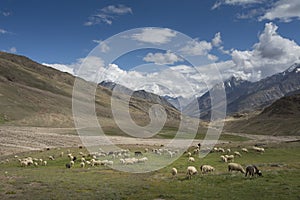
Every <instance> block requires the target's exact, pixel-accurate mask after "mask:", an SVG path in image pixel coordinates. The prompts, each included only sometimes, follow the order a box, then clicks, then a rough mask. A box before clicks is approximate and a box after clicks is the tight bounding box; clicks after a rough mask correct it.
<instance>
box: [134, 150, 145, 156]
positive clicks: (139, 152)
mask: <svg viewBox="0 0 300 200" xmlns="http://www.w3.org/2000/svg"><path fill="white" fill-rule="evenodd" d="M134 155H135V156H143V154H142V152H141V151H136V152H134Z"/></svg>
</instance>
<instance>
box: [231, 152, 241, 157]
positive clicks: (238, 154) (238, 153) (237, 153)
mask: <svg viewBox="0 0 300 200" xmlns="http://www.w3.org/2000/svg"><path fill="white" fill-rule="evenodd" d="M233 154H234V155H235V156H239V157H242V155H241V154H240V152H238V151H235V152H234V153H233Z"/></svg>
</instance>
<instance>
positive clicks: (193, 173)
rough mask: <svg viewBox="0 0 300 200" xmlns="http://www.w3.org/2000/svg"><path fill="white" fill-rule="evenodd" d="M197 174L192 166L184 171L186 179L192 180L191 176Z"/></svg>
mask: <svg viewBox="0 0 300 200" xmlns="http://www.w3.org/2000/svg"><path fill="white" fill-rule="evenodd" d="M197 173H198V171H197V169H196V167H194V166H188V167H187V170H186V175H187V177H188V179H191V178H192V175H196V174H197Z"/></svg>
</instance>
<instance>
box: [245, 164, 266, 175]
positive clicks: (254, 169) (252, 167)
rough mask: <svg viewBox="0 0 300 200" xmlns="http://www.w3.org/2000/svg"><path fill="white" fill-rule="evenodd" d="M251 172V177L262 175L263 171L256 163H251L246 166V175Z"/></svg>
mask: <svg viewBox="0 0 300 200" xmlns="http://www.w3.org/2000/svg"><path fill="white" fill-rule="evenodd" d="M248 174H249V176H250V177H253V176H254V175H258V176H262V173H261V171H260V170H259V169H258V168H257V167H256V166H255V165H249V166H247V167H246V174H245V177H247V175H248Z"/></svg>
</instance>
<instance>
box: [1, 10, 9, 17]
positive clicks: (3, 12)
mask: <svg viewBox="0 0 300 200" xmlns="http://www.w3.org/2000/svg"><path fill="white" fill-rule="evenodd" d="M0 14H1V15H3V16H4V17H8V16H10V15H11V12H9V11H0Z"/></svg>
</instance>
